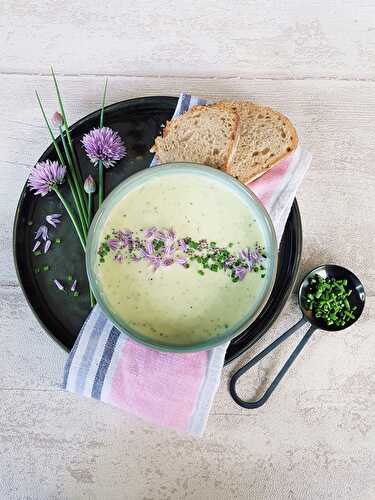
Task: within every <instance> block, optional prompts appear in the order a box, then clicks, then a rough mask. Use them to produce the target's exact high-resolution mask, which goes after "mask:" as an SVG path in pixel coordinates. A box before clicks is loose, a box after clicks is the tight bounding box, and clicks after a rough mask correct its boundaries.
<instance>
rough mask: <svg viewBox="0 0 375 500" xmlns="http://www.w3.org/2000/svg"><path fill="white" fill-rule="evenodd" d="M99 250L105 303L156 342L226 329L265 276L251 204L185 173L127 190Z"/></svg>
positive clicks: (184, 341) (192, 339)
mask: <svg viewBox="0 0 375 500" xmlns="http://www.w3.org/2000/svg"><path fill="white" fill-rule="evenodd" d="M241 251H242V253H240V252H241ZM98 253H99V254H100V256H99V255H98V262H97V269H96V275H97V279H98V281H99V284H100V288H101V290H102V294H103V297H104V300H105V301H106V303H107V305H108V307H109V308H110V310H111V311H112V312H114V313H115V315H116V316H117V318H118V320H119V322H121V324H123V325H124V327H126V325H127V326H128V327H129V326H130V327H131V328H133V329H134V330H135V331H136V332H139V333H140V334H141V335H143V336H145V337H148V338H152V339H153V340H154V341H157V342H159V343H162V344H174V345H190V344H195V343H198V342H202V341H206V340H208V339H210V338H211V337H216V336H218V335H222V334H225V332H226V331H228V329H231V328H233V327H234V326H235V325H237V324H239V323H240V322H241V321H242V320H243V319H244V318H245V317H246V316H247V315H248V313H249V310H250V309H251V305H252V304H254V301H255V299H256V297H258V296H259V293H260V291H261V290H262V288H263V286H264V283H265V277H266V273H267V258H266V257H267V256H266V255H265V252H264V249H263V240H262V234H261V231H260V229H259V226H258V224H257V221H256V220H255V217H254V215H253V213H252V212H251V209H250V208H249V206H247V205H246V204H245V203H244V201H242V199H241V198H240V197H239V196H237V195H236V194H235V193H234V192H233V191H231V190H230V189H229V188H227V187H226V186H225V185H223V184H222V183H220V182H219V181H217V180H216V179H213V178H210V177H208V176H196V175H189V174H188V173H186V174H185V173H183V174H182V173H181V174H176V173H171V174H170V175H163V176H159V177H154V178H151V179H149V180H147V181H146V182H145V183H144V184H143V185H140V186H138V187H136V188H134V189H133V190H132V191H130V192H128V193H127V194H125V195H124V197H123V199H122V200H121V201H119V202H118V203H117V205H116V206H115V207H114V208H113V210H112V211H111V213H110V214H109V216H108V218H107V220H106V221H105V223H104V226H103V230H102V233H101V237H100V246H99V248H98Z"/></svg>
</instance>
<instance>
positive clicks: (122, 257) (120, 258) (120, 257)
mask: <svg viewBox="0 0 375 500" xmlns="http://www.w3.org/2000/svg"><path fill="white" fill-rule="evenodd" d="M114 258H115V261H116V262H119V263H120V264H121V262H122V261H123V260H124V256H123V255H121V254H120V253H118V254H116V255H115V257H114Z"/></svg>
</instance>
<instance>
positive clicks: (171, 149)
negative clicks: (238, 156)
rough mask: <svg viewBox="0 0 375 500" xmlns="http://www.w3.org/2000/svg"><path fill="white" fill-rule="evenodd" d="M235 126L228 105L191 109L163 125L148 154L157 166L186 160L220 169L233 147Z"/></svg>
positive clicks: (237, 119) (232, 113)
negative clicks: (154, 155) (154, 158)
mask: <svg viewBox="0 0 375 500" xmlns="http://www.w3.org/2000/svg"><path fill="white" fill-rule="evenodd" d="M238 123H239V116H238V113H237V111H236V110H233V109H232V108H231V106H226V105H225V106H220V105H216V106H194V107H192V108H191V109H190V110H189V111H187V112H186V113H184V114H183V115H181V116H179V117H177V118H175V119H174V120H172V121H169V122H167V124H166V126H165V129H164V132H163V136H162V137H157V138H156V140H155V144H154V146H153V148H152V149H151V151H153V152H155V153H156V156H157V158H158V160H159V162H160V163H169V162H172V161H189V162H193V163H203V164H204V165H209V166H211V167H216V168H224V166H225V165H227V163H228V160H229V156H230V154H231V152H232V151H233V147H234V146H235V141H236V138H237V131H238V128H239V127H238Z"/></svg>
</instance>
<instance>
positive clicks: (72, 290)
mask: <svg viewBox="0 0 375 500" xmlns="http://www.w3.org/2000/svg"><path fill="white" fill-rule="evenodd" d="M76 288H77V280H74V281H73V284H72V286H71V287H70V291H71V292H75V291H76Z"/></svg>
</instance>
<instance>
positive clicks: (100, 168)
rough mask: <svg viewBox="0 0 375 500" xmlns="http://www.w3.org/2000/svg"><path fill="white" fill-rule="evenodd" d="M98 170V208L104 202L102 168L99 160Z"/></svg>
mask: <svg viewBox="0 0 375 500" xmlns="http://www.w3.org/2000/svg"><path fill="white" fill-rule="evenodd" d="M98 169H99V207H100V205H101V204H102V203H103V200H104V168H103V162H102V160H99V163H98Z"/></svg>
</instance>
